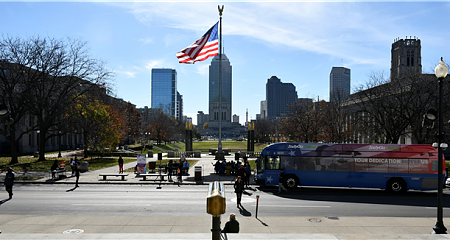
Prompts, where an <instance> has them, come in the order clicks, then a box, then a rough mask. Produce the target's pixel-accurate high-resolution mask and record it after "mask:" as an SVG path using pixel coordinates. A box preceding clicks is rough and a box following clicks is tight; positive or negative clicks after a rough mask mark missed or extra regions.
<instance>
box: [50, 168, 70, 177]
mask: <svg viewBox="0 0 450 240" xmlns="http://www.w3.org/2000/svg"><path fill="white" fill-rule="evenodd" d="M52 173H54V174H55V176H56V178H57V179H63V178H65V177H66V168H60V169H57V170H53V171H50V172H49V178H51V177H52V176H53V174H52Z"/></svg>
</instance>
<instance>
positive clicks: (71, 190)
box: [66, 186, 78, 192]
mask: <svg viewBox="0 0 450 240" xmlns="http://www.w3.org/2000/svg"><path fill="white" fill-rule="evenodd" d="M77 188H78V187H77V186H75V187H73V188H72V189H69V190H67V191H66V192H73V191H74V190H75V189H77Z"/></svg>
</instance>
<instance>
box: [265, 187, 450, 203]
mask: <svg viewBox="0 0 450 240" xmlns="http://www.w3.org/2000/svg"><path fill="white" fill-rule="evenodd" d="M257 189H258V190H259V191H262V192H266V193H271V194H273V195H276V196H279V197H282V198H289V199H298V200H308V201H332V202H349V203H368V204H386V205H402V206H405V205H407V206H423V207H436V204H437V203H436V201H434V200H435V199H436V198H437V191H416V190H409V191H407V192H405V193H390V192H388V191H385V190H384V189H356V188H326V187H301V188H295V189H290V190H289V191H288V192H287V193H281V194H280V193H278V186H260V187H257ZM444 199H447V200H448V199H450V195H449V192H448V191H447V192H444ZM444 207H450V201H446V200H444Z"/></svg>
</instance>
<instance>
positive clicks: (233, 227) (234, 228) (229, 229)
mask: <svg viewBox="0 0 450 240" xmlns="http://www.w3.org/2000/svg"><path fill="white" fill-rule="evenodd" d="M222 232H223V233H239V222H238V221H236V215H234V214H233V213H232V214H230V221H228V222H227V223H225V228H224V229H223V230H222Z"/></svg>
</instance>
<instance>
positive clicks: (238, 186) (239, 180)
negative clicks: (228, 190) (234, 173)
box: [234, 176, 244, 208]
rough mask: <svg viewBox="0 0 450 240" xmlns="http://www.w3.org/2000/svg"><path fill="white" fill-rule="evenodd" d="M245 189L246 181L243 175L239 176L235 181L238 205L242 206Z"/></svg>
mask: <svg viewBox="0 0 450 240" xmlns="http://www.w3.org/2000/svg"><path fill="white" fill-rule="evenodd" d="M243 191H244V181H243V180H242V178H241V176H238V177H237V179H236V181H235V182H234V192H235V193H236V198H237V201H236V204H237V207H238V208H239V206H242V204H241V199H242V192H243Z"/></svg>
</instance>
